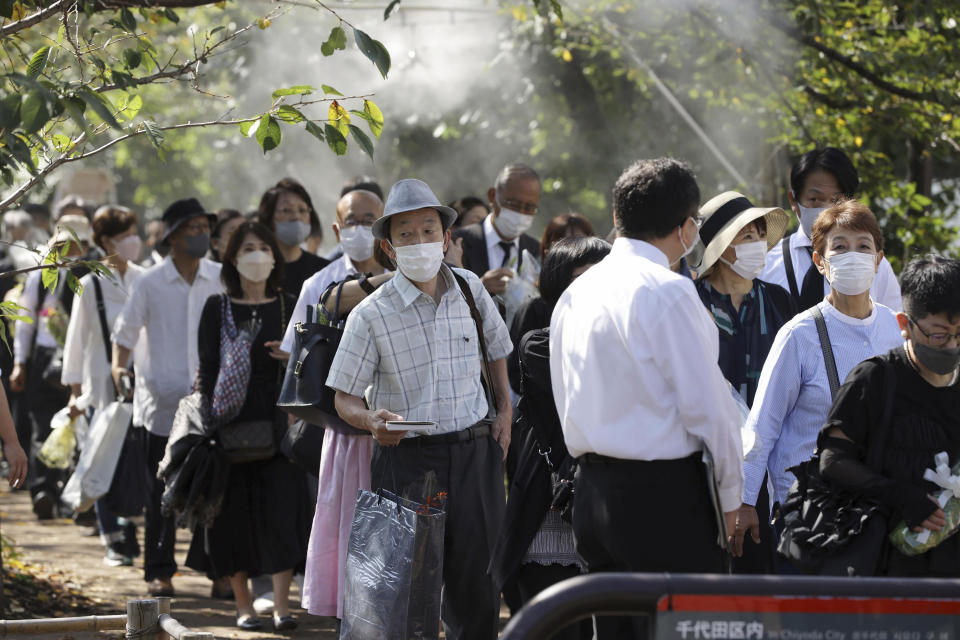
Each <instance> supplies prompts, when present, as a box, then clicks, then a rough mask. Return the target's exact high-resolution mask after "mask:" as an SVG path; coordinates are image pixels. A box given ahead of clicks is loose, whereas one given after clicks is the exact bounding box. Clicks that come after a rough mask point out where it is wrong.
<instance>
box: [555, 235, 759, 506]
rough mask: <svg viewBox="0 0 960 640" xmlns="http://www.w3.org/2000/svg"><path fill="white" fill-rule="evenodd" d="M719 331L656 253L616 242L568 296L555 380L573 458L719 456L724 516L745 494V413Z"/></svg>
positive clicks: (559, 320)
mask: <svg viewBox="0 0 960 640" xmlns="http://www.w3.org/2000/svg"><path fill="white" fill-rule="evenodd" d="M717 357H718V344H717V328H716V326H715V325H714V323H713V319H712V318H711V317H710V315H709V314H708V313H707V310H706V309H705V308H704V306H703V303H701V302H700V298H699V297H698V296H697V292H696V290H695V289H694V287H693V282H691V281H690V280H689V279H688V278H685V277H683V276H681V275H679V274H676V273H674V272H672V271H671V270H670V269H669V267H668V265H667V257H666V256H665V255H664V254H663V252H662V251H660V250H659V249H658V248H656V247H654V246H653V245H651V244H648V243H646V242H642V241H640V240H631V239H628V238H617V240H616V241H615V242H614V243H613V250H612V251H611V252H610V255H608V256H607V257H606V258H604V259H603V260H602V261H601V262H600V263H599V264H597V265H596V266H594V267H593V268H591V269H590V270H589V271H587V272H586V273H584V274H583V275H582V276H580V277H579V278H577V279H576V280H575V281H574V282H573V284H571V285H570V287H569V288H568V289H567V290H566V291H565V292H564V293H563V295H562V296H561V297H560V301H559V302H558V303H557V306H556V308H555V309H554V312H553V318H552V321H551V323H550V373H551V378H552V385H553V394H554V400H555V401H556V404H557V413H558V414H559V415H560V422H561V424H562V426H563V435H564V439H565V440H566V444H567V448H568V449H569V450H570V454H571V455H572V456H580V455H583V454H585V453H598V454H601V455H605V456H610V457H614V458H622V459H628V460H669V459H676V458H683V457H686V456H689V455H691V454H693V453H695V452H697V451H700V450H702V449H703V446H704V444H705V445H706V446H707V447H708V448H709V450H710V452H711V453H712V454H713V458H714V463H715V467H716V480H717V484H718V486H719V489H720V501H721V505H722V507H723V510H724V511H731V510H733V509H735V508H737V507H738V506H739V504H740V494H741V492H742V489H743V469H742V465H741V461H742V456H743V453H742V444H741V440H740V430H739V413H738V411H739V410H738V409H737V406H736V404H735V402H734V400H733V396H732V395H731V391H730V387H729V385H728V384H727V382H726V380H724V378H723V374H722V373H721V371H720V368H719V366H717Z"/></svg>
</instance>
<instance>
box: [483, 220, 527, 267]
mask: <svg viewBox="0 0 960 640" xmlns="http://www.w3.org/2000/svg"><path fill="white" fill-rule="evenodd" d="M483 238H484V240H486V242H487V261H488V262H489V263H490V268H491V269H499V268H500V265H501V264H502V263H503V247H502V246H500V243H501V242H509V243H510V244H512V245H513V249H511V250H510V258H511V262H510V263H508V265H507V266H509V267H510V268H511V269H513V270H514V271H516V270H517V264H519V261H520V236H517V237H516V238H514V239H513V240H504V239H503V238H501V237H500V234H499V233H497V230H496V229H494V228H493V214H492V213H490V214H487V217H486V218H484V219H483ZM511 265H512V266H511Z"/></svg>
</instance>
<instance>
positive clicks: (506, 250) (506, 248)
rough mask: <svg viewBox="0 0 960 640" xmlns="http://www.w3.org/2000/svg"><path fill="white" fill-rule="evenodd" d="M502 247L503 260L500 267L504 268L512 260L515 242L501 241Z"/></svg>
mask: <svg viewBox="0 0 960 640" xmlns="http://www.w3.org/2000/svg"><path fill="white" fill-rule="evenodd" d="M500 248H501V249H503V261H502V262H501V263H500V268H501V269H502V268H503V267H505V266H507V263H508V262H510V251H511V250H512V249H513V243H512V242H506V241H501V242H500Z"/></svg>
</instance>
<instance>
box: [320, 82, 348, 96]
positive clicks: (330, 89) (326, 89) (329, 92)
mask: <svg viewBox="0 0 960 640" xmlns="http://www.w3.org/2000/svg"><path fill="white" fill-rule="evenodd" d="M320 88H321V89H323V92H324V93H325V94H326V95H328V96H343V94H342V93H340V92H339V91H337V90H336V89H334V88H333V87H331V86H330V85H328V84H322V85H320Z"/></svg>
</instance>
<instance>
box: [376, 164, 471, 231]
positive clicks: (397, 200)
mask: <svg viewBox="0 0 960 640" xmlns="http://www.w3.org/2000/svg"><path fill="white" fill-rule="evenodd" d="M417 209H436V210H437V213H439V214H440V220H441V221H442V222H443V228H444V230H446V229H449V228H450V226H451V225H452V224H453V223H454V221H455V220H456V219H457V212H456V211H454V210H453V209H451V208H450V207H446V206H444V205H442V204H440V201H439V200H438V199H437V196H435V195H434V194H433V191H431V190H430V187H429V186H427V183H426V182H424V181H423V180H417V179H416V178H407V179H405V180H400V181H399V182H397V183H396V184H394V185H393V187H391V189H390V193H389V194H388V195H387V202H386V204H385V205H383V216H381V217H380V218H378V219H377V221H376V222H374V223H373V236H374V237H375V238H380V239H381V240H389V238H387V233H386V228H385V227H386V222H387V220H389V219H390V216H395V215H397V214H398V213H406V212H407V211H416V210H417Z"/></svg>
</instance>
